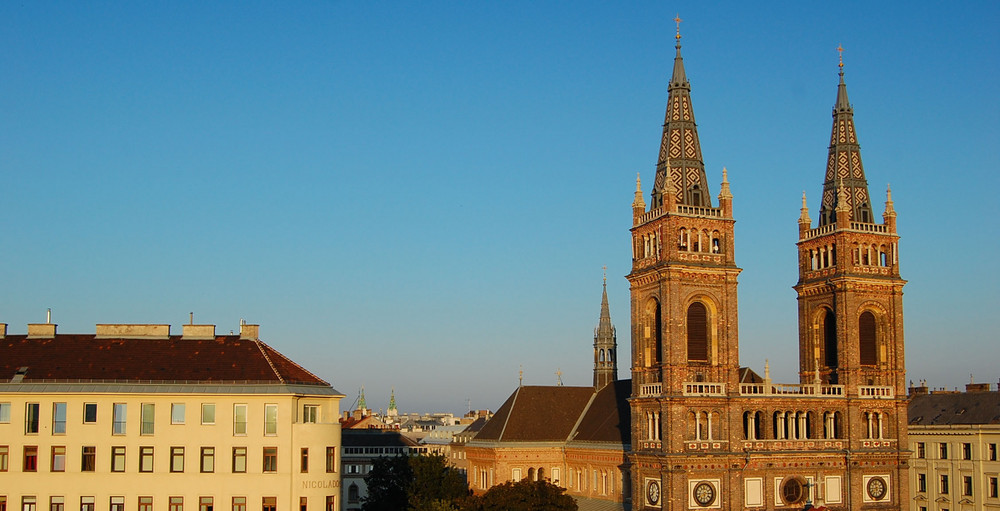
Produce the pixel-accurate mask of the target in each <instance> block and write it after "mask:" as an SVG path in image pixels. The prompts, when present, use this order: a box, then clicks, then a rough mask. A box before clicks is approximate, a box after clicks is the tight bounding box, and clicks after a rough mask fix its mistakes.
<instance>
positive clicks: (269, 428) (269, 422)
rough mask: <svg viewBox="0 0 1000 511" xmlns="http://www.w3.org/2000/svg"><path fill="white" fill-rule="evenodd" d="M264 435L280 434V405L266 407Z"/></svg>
mask: <svg viewBox="0 0 1000 511" xmlns="http://www.w3.org/2000/svg"><path fill="white" fill-rule="evenodd" d="M264 434H265V435H268V436H273V435H277V434H278V405H264Z"/></svg>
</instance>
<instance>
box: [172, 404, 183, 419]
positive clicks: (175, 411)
mask: <svg viewBox="0 0 1000 511" xmlns="http://www.w3.org/2000/svg"><path fill="white" fill-rule="evenodd" d="M170 423H171V424H184V403H173V404H171V405H170Z"/></svg>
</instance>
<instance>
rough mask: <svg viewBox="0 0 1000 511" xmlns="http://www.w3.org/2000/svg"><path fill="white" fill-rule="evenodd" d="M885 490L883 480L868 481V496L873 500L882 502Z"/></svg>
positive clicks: (879, 478) (876, 478)
mask: <svg viewBox="0 0 1000 511" xmlns="http://www.w3.org/2000/svg"><path fill="white" fill-rule="evenodd" d="M886 490H887V486H886V484H885V479H882V478H881V477H873V478H871V479H869V480H868V496H869V497H871V498H872V499H873V500H882V498H883V497H885V492H886Z"/></svg>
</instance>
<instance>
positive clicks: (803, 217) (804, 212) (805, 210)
mask: <svg viewBox="0 0 1000 511" xmlns="http://www.w3.org/2000/svg"><path fill="white" fill-rule="evenodd" d="M800 211H801V214H799V223H800V224H806V225H809V224H811V223H812V218H809V206H807V205H806V191H805V190H802V209H801V210H800Z"/></svg>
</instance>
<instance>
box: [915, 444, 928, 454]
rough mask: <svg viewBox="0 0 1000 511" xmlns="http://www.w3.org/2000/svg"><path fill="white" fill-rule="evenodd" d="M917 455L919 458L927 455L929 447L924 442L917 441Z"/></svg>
mask: <svg viewBox="0 0 1000 511" xmlns="http://www.w3.org/2000/svg"><path fill="white" fill-rule="evenodd" d="M917 457H918V458H926V457H927V448H926V447H925V446H924V443H923V442H917Z"/></svg>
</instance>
